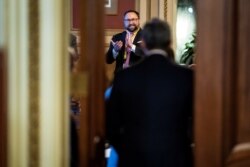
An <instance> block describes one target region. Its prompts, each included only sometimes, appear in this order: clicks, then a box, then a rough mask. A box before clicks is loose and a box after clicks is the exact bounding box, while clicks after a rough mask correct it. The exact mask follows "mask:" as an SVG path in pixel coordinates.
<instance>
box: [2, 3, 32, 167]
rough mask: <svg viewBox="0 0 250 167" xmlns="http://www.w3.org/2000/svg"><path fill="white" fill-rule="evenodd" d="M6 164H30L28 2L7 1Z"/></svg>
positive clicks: (21, 165) (23, 166) (24, 165)
mask: <svg viewBox="0 0 250 167" xmlns="http://www.w3.org/2000/svg"><path fill="white" fill-rule="evenodd" d="M5 3H6V7H7V9H6V24H7V26H6V33H7V35H6V36H7V37H8V40H6V41H7V43H6V45H7V53H8V56H7V58H8V60H7V62H8V70H7V71H8V91H7V92H8V104H7V105H8V106H7V108H8V112H7V113H8V116H7V117H8V121H7V127H8V146H7V149H8V165H9V166H20V167H26V166H29V165H28V163H29V157H28V153H29V152H28V150H29V145H28V140H29V138H28V135H29V133H28V132H29V127H28V126H29V115H28V114H29V109H28V108H29V83H28V79H29V73H28V71H29V63H28V56H29V55H28V50H29V46H28V1H27V0H6V1H5Z"/></svg>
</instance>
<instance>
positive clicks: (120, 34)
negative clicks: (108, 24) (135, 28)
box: [114, 31, 126, 38]
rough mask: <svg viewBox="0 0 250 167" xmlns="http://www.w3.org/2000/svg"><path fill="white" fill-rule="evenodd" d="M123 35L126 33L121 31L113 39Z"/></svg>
mask: <svg viewBox="0 0 250 167" xmlns="http://www.w3.org/2000/svg"><path fill="white" fill-rule="evenodd" d="M124 33H126V31H122V32H120V33H117V34H115V35H114V38H121V37H122V36H123V35H124Z"/></svg>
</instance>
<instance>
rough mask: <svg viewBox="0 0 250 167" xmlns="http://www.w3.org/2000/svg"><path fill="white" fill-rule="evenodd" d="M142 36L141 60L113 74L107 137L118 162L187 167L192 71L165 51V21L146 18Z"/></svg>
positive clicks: (168, 39) (128, 165) (149, 166)
mask: <svg viewBox="0 0 250 167" xmlns="http://www.w3.org/2000/svg"><path fill="white" fill-rule="evenodd" d="M142 40H143V46H144V47H145V59H144V60H143V61H142V62H141V63H139V64H137V65H135V66H131V67H129V68H127V69H124V70H122V71H120V72H118V73H117V74H116V76H115V78H114V83H113V88H112V92H111V96H110V100H109V101H108V104H107V115H106V128H107V129H106V133H107V134H106V136H107V139H108V141H109V143H110V144H111V145H112V146H113V147H114V149H115V150H116V151H117V153H118V156H119V161H118V166H119V167H191V166H193V163H192V161H193V160H192V149H191V147H190V144H191V139H190V138H189V137H190V136H189V135H188V132H189V130H190V129H189V128H190V126H188V121H189V119H190V117H192V112H193V111H192V110H193V72H192V70H191V69H190V68H186V67H181V66H179V65H177V64H175V63H174V61H173V59H172V55H171V56H169V55H168V51H169V50H171V48H170V44H171V34H170V28H169V26H168V24H167V23H166V22H164V21H161V20H159V19H153V20H151V21H150V22H148V23H146V25H145V26H144V28H143V31H142ZM172 53H173V52H171V54H172Z"/></svg>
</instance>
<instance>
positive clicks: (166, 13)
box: [164, 0, 168, 20]
mask: <svg viewBox="0 0 250 167" xmlns="http://www.w3.org/2000/svg"><path fill="white" fill-rule="evenodd" d="M167 16H168V0H164V19H165V20H167Z"/></svg>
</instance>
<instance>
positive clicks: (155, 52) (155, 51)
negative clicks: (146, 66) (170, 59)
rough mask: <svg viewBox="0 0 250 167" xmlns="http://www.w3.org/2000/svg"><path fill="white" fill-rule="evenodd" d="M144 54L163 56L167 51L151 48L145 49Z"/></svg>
mask: <svg viewBox="0 0 250 167" xmlns="http://www.w3.org/2000/svg"><path fill="white" fill-rule="evenodd" d="M145 54H146V56H151V55H153V54H159V55H163V56H167V55H168V54H167V52H166V51H164V50H162V49H151V50H146V51H145Z"/></svg>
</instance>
